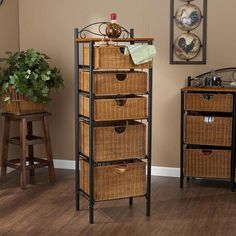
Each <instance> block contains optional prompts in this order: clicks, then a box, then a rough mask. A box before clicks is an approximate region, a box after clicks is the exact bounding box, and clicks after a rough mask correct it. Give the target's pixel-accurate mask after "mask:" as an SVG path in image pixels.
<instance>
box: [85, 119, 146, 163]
mask: <svg viewBox="0 0 236 236" xmlns="http://www.w3.org/2000/svg"><path fill="white" fill-rule="evenodd" d="M104 125H105V124H104ZM80 137H81V138H80V150H81V152H82V153H83V154H84V155H86V156H89V124H87V123H85V122H80ZM145 156H146V125H145V124H142V123H140V122H134V121H130V122H129V123H128V124H125V122H112V123H111V125H110V126H100V127H94V160H95V161H112V160H123V159H132V158H139V157H145Z"/></svg>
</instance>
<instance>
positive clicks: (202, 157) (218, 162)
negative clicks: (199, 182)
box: [184, 149, 231, 178]
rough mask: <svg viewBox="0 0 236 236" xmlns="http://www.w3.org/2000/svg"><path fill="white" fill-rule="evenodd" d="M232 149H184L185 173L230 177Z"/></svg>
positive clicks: (197, 175)
mask: <svg viewBox="0 0 236 236" xmlns="http://www.w3.org/2000/svg"><path fill="white" fill-rule="evenodd" d="M230 163H231V151H230V150H200V149H185V150H184V175H185V176H192V177H208V178H230Z"/></svg>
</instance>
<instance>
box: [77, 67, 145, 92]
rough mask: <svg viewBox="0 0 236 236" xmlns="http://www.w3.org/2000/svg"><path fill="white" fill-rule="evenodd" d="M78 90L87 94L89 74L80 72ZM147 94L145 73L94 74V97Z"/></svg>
mask: <svg viewBox="0 0 236 236" xmlns="http://www.w3.org/2000/svg"><path fill="white" fill-rule="evenodd" d="M79 85H80V89H81V90H83V91H86V92H89V72H80V80H79ZM146 92H147V73H146V72H138V71H135V72H94V93H95V95H114V94H143V93H146Z"/></svg>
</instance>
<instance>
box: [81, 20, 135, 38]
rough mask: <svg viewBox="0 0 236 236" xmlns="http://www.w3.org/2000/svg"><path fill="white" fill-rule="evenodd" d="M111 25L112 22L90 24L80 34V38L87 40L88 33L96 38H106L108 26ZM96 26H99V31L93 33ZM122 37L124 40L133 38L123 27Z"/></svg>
mask: <svg viewBox="0 0 236 236" xmlns="http://www.w3.org/2000/svg"><path fill="white" fill-rule="evenodd" d="M109 23H110V22H106V21H104V22H103V21H102V22H95V23H92V24H89V25H87V26H85V27H84V28H83V29H81V30H80V31H79V32H78V37H79V38H82V39H84V38H87V34H88V33H89V34H92V35H96V36H101V37H106V33H105V30H106V26H107V25H108V24H109ZM94 26H97V29H95V30H96V31H93V29H92V28H93V27H94ZM121 35H122V37H123V38H129V37H130V36H131V34H130V32H129V31H128V30H127V29H125V28H124V27H122V26H121Z"/></svg>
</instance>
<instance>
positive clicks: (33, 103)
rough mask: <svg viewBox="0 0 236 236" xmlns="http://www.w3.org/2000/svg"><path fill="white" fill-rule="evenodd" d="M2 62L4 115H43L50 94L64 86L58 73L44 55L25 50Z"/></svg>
mask: <svg viewBox="0 0 236 236" xmlns="http://www.w3.org/2000/svg"><path fill="white" fill-rule="evenodd" d="M6 54H7V58H1V60H0V61H1V62H2V63H3V68H2V69H1V70H0V94H1V98H2V99H1V100H2V106H3V110H4V111H5V112H14V113H28V112H41V111H45V109H46V107H47V106H46V104H47V102H48V101H50V98H49V92H50V90H51V89H53V88H56V89H57V88H60V87H62V86H63V79H62V77H61V74H60V69H58V68H57V67H53V68H51V67H50V66H49V64H48V62H47V60H48V59H50V58H49V57H48V56H47V55H46V54H43V53H39V52H36V51H35V50H34V49H28V50H25V51H20V52H16V53H11V52H7V53H6Z"/></svg>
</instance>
